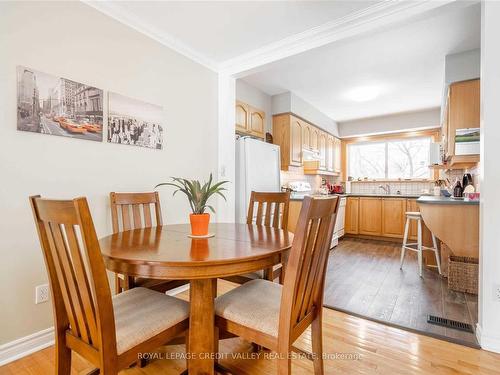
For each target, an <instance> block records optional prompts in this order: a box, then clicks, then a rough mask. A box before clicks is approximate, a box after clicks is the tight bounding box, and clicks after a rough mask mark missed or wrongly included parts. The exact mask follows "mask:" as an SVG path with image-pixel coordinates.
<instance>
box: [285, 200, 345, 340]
mask: <svg viewBox="0 0 500 375" xmlns="http://www.w3.org/2000/svg"><path fill="white" fill-rule="evenodd" d="M338 203H339V199H338V197H333V198H328V199H324V198H320V199H314V198H311V197H305V198H304V201H303V203H302V209H301V211H300V216H299V221H298V224H297V228H296V231H295V235H294V240H293V244H292V249H291V251H290V255H289V259H288V263H287V268H286V272H285V282H284V285H283V295H282V299H281V312H280V328H279V329H280V333H279V335H280V336H281V337H287V339H288V340H291V338H293V332H294V331H293V330H294V328H295V327H298V326H299V324H300V323H301V321H302V320H303V319H305V318H306V317H308V316H309V315H310V314H311V313H314V311H315V309H321V308H322V304H323V290H324V283H325V272H326V265H327V262H328V254H329V250H330V242H331V239H332V235H333V229H334V226H335V219H336V216H337V209H338ZM297 333H298V332H297Z"/></svg>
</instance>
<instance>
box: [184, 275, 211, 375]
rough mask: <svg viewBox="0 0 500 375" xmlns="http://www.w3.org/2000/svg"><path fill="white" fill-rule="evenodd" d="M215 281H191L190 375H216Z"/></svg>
mask: <svg viewBox="0 0 500 375" xmlns="http://www.w3.org/2000/svg"><path fill="white" fill-rule="evenodd" d="M213 284H214V280H212V279H201V280H191V287H190V291H189V300H190V304H191V312H190V316H189V348H188V353H189V355H190V356H191V358H190V359H189V360H188V371H189V375H213V374H214V364H215V363H214V356H213V352H214V286H213Z"/></svg>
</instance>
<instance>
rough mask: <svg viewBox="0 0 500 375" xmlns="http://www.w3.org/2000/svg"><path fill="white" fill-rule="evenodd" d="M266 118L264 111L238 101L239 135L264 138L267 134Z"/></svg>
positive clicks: (236, 118)
mask: <svg viewBox="0 0 500 375" xmlns="http://www.w3.org/2000/svg"><path fill="white" fill-rule="evenodd" d="M265 118H266V114H265V112H264V111H262V110H260V109H258V108H255V107H252V106H251V105H248V104H246V103H243V102H241V101H238V100H237V101H236V106H235V120H236V121H235V130H236V132H237V133H239V134H244V135H253V136H255V137H259V138H264V135H265V132H266V125H265V124H266V123H265V121H266V120H265Z"/></svg>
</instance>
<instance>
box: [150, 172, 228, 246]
mask: <svg viewBox="0 0 500 375" xmlns="http://www.w3.org/2000/svg"><path fill="white" fill-rule="evenodd" d="M212 180H213V179H212V174H211V173H210V178H209V179H208V182H205V183H204V184H203V186H202V185H201V183H200V181H198V180H188V179H186V178H179V177H172V182H162V183H160V184H158V185H156V186H155V189H156V188H157V187H159V186H173V187H175V188H176V189H175V190H174V192H173V194H172V195H175V194H177V192H179V191H181V192H183V193H184V194H186V196H187V198H188V202H189V205H190V206H191V210H192V211H193V213H191V214H190V215H189V221H190V222H191V234H192V235H193V236H206V235H208V224H209V223H210V214H209V213H207V212H205V210H206V209H207V208H208V209H209V210H210V211H212V212H213V213H215V210H214V208H213V207H212V206H210V205H208V204H207V202H208V199H209V198H210V197H211V196H212V195H214V194H218V195H220V196H221V197H222V198H224V200H226V197H225V196H224V194H223V193H222V191H223V190H226V189H225V188H223V187H222V185H224V184H226V183H228V182H229V181H220V182H217V183H216V184H214V185H212Z"/></svg>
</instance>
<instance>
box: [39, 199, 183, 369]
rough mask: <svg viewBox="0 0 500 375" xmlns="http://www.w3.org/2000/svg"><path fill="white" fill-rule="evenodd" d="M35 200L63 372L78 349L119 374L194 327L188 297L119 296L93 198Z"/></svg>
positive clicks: (146, 292)
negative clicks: (112, 284)
mask: <svg viewBox="0 0 500 375" xmlns="http://www.w3.org/2000/svg"><path fill="white" fill-rule="evenodd" d="M30 202H31V207H32V210H33V215H34V218H35V223H36V227H37V231H38V236H39V239H40V244H41V247H42V250H43V255H44V259H45V265H46V267H47V271H48V275H49V282H50V288H51V293H52V303H53V312H54V327H55V339H56V340H55V341H56V373H57V374H58V375H65V374H70V370H71V353H72V351H75V352H77V353H78V354H80V355H81V356H82V357H84V358H85V359H87V360H88V361H89V362H90V363H92V364H93V365H94V366H96V367H98V369H99V371H100V373H101V374H105V375H109V374H117V373H118V371H119V370H120V369H124V368H127V367H129V366H130V365H131V364H132V363H135V362H137V360H138V354H139V353H144V352H150V351H152V350H154V349H156V348H157V347H159V346H161V345H164V344H166V343H167V342H168V341H170V340H171V339H173V338H174V337H176V336H179V335H181V334H182V333H183V332H185V331H186V330H187V329H188V326H189V320H188V316H189V304H188V303H187V302H185V301H182V300H180V299H177V298H175V297H171V296H167V295H165V294H162V293H158V292H155V291H153V290H150V289H146V288H135V289H132V290H128V291H125V292H123V293H120V294H118V295H116V296H114V297H111V290H110V287H109V283H108V277H107V274H106V268H105V266H104V261H103V258H102V255H101V250H100V247H99V242H98V240H97V236H96V232H95V229H94V224H93V222H92V217H91V215H90V211H89V207H88V204H87V200H86V199H85V198H77V199H74V200H47V199H42V198H40V196H35V197H30Z"/></svg>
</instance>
